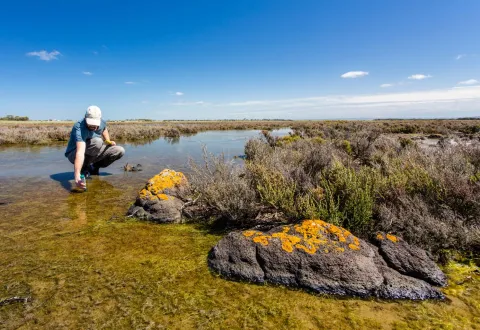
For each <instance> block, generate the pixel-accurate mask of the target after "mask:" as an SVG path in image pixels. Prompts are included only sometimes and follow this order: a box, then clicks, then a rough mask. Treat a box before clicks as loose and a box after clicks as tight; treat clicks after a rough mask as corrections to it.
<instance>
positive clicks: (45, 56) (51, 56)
mask: <svg viewBox="0 0 480 330" xmlns="http://www.w3.org/2000/svg"><path fill="white" fill-rule="evenodd" d="M26 55H27V56H38V57H39V58H40V59H41V60H42V61H51V60H58V58H57V56H58V55H62V54H60V52H59V51H57V50H54V51H52V52H50V53H49V52H47V51H46V50H41V51H39V52H29V53H27V54H26Z"/></svg>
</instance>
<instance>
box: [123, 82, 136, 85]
mask: <svg viewBox="0 0 480 330" xmlns="http://www.w3.org/2000/svg"><path fill="white" fill-rule="evenodd" d="M136 84H137V82H136V81H125V85H136Z"/></svg>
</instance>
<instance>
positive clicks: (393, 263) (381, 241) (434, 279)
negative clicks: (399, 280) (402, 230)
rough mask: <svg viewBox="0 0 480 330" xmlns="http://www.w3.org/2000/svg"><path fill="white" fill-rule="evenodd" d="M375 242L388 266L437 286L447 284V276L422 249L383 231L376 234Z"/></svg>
mask: <svg viewBox="0 0 480 330" xmlns="http://www.w3.org/2000/svg"><path fill="white" fill-rule="evenodd" d="M375 244H376V245H377V246H378V252H379V253H380V255H381V256H382V257H383V259H384V260H385V261H386V262H387V264H388V266H390V267H391V268H393V269H395V270H397V271H398V272H400V273H401V274H404V275H408V276H411V277H415V278H419V279H421V280H424V281H427V282H428V283H431V284H433V285H437V286H446V285H447V277H446V276H445V274H444V273H443V272H442V271H441V270H440V268H439V267H438V266H437V264H435V262H433V260H432V259H430V258H429V257H428V255H427V253H426V252H425V251H424V250H422V249H420V248H418V247H415V246H411V245H409V244H408V243H407V242H405V241H404V240H403V239H401V238H400V237H398V236H394V235H391V234H385V233H378V234H377V236H376V237H375Z"/></svg>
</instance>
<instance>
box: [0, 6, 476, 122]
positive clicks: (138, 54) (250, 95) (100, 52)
mask: <svg viewBox="0 0 480 330" xmlns="http://www.w3.org/2000/svg"><path fill="white" fill-rule="evenodd" d="M479 13H480V1H477V0H462V1H446V0H435V1H433V0H430V1H427V0H424V1H418V0H416V1H412V0H402V1H394V0H388V1H386V0H369V1H360V0H357V1H353V0H339V1H318V0H317V1H306V0H305V1H303V0H296V1H293V0H288V1H286V0H276V1H273V0H272V1H270V0H264V1H262V0H257V1H250V0H242V1H238V2H233V1H217V0H211V1H168V2H167V1H130V2H128V4H124V2H119V1H89V0H87V1H82V2H73V1H61V0H59V1H49V0H44V1H21V0H18V1H15V2H13V1H9V2H8V3H2V5H1V10H0V45H1V51H0V116H4V115H7V114H13V115H22V116H29V117H30V118H32V119H49V118H52V119H77V118H81V117H82V116H83V114H84V112H85V109H86V108H87V107H88V106H89V105H91V104H95V105H98V106H99V107H100V108H101V109H102V111H103V114H104V117H105V118H107V119H132V118H152V119H225V118H232V119H242V118H249V119H260V118H285V119H286V118H291V119H329V118H385V117H459V116H477V115H480V84H479V81H480V42H479V41H480V37H479V35H480V24H478V15H479Z"/></svg>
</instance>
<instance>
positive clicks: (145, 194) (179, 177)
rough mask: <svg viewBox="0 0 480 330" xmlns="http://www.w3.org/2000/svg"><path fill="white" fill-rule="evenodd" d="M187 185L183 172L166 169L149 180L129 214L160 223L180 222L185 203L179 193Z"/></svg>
mask: <svg viewBox="0 0 480 330" xmlns="http://www.w3.org/2000/svg"><path fill="white" fill-rule="evenodd" d="M187 185H188V182H187V179H186V177H185V176H184V175H183V173H181V172H175V171H173V170H169V169H165V170H163V171H162V172H160V173H159V174H157V175H155V176H154V177H153V178H151V179H150V180H148V181H147V183H146V184H145V187H144V188H143V189H142V190H140V192H139V193H138V196H137V198H136V200H135V204H134V205H132V206H131V207H130V209H129V210H128V212H127V215H128V216H134V217H136V218H139V219H143V220H150V221H154V222H159V223H180V222H181V221H182V207H183V204H184V203H183V201H182V200H181V199H179V198H178V194H179V193H180V192H181V191H182V190H183V189H185V188H186V186H187Z"/></svg>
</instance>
